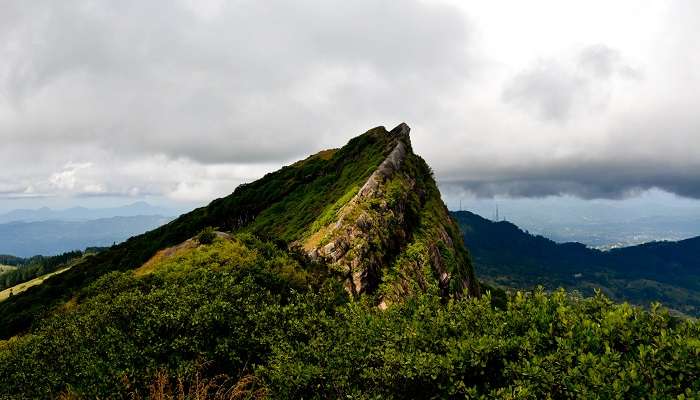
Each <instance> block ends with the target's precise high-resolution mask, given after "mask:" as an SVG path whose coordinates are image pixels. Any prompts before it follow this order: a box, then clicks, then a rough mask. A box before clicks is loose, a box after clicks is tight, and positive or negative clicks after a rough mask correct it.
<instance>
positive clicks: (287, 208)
mask: <svg viewBox="0 0 700 400" xmlns="http://www.w3.org/2000/svg"><path fill="white" fill-rule="evenodd" d="M386 133H387V131H386V130H385V129H384V128H383V127H378V128H374V129H371V130H369V131H368V132H366V133H365V134H363V135H361V136H358V137H356V138H354V139H352V140H351V141H350V142H349V143H348V144H347V145H346V146H344V147H343V148H342V149H340V150H337V151H330V152H329V151H324V152H321V153H319V154H318V155H316V156H311V157H309V158H307V159H305V160H303V161H300V162H297V163H295V164H293V165H291V166H287V167H284V168H282V169H280V170H279V171H277V172H274V173H270V174H267V175H265V176H264V177H263V178H261V179H259V180H257V181H255V182H252V183H250V184H244V185H241V186H239V187H238V188H236V190H235V191H234V192H233V194H231V195H229V196H227V197H224V198H221V199H217V200H214V201H212V202H211V203H210V204H209V205H208V206H206V207H202V208H198V209H196V210H194V211H192V212H190V213H187V214H184V215H182V216H180V217H179V218H177V219H175V220H174V221H172V222H170V223H168V224H166V225H164V226H162V227H160V228H157V229H154V230H153V231H150V232H147V233H145V234H142V235H139V236H135V237H133V238H131V239H129V240H127V241H126V242H124V243H122V244H119V245H117V246H114V247H112V248H111V249H109V250H107V251H104V252H102V253H99V254H96V255H93V256H90V257H86V258H85V260H83V262H81V263H80V264H78V265H76V266H75V267H74V268H71V269H70V270H69V271H67V272H66V273H64V274H62V275H61V276H60V279H52V280H50V281H47V282H46V283H45V284H43V285H40V286H37V287H33V288H31V289H30V290H27V291H26V292H24V293H23V294H22V295H19V296H14V297H13V298H12V299H10V300H8V301H5V302H3V303H2V304H0V338H6V337H10V336H13V335H15V334H17V333H20V332H22V331H25V330H27V329H28V328H29V327H30V326H31V325H32V324H33V323H34V322H35V321H36V320H37V318H39V317H41V316H42V315H45V314H46V313H47V312H49V311H50V310H51V309H53V308H54V307H56V306H57V305H60V304H62V303H63V302H65V301H67V300H68V299H70V298H71V297H72V296H73V295H74V293H75V292H76V291H77V290H78V289H80V288H81V287H84V286H86V285H88V284H89V283H90V282H93V281H94V280H96V279H97V278H99V277H100V276H102V275H103V274H105V273H107V272H110V271H115V270H116V271H124V270H129V269H133V268H136V267H138V266H140V265H141V264H143V263H144V262H145V261H147V260H148V259H149V258H150V257H151V256H153V255H154V254H155V253H156V252H157V251H158V250H160V249H162V248H166V247H169V246H173V245H176V244H178V243H181V242H183V241H184V240H186V239H188V238H190V237H192V236H194V235H195V234H196V233H197V232H199V231H200V230H201V229H203V228H204V227H206V226H215V227H218V228H219V229H220V230H234V231H235V230H240V229H241V228H244V229H245V230H248V231H251V232H254V233H256V234H258V235H261V236H263V237H269V238H274V239H275V240H282V241H290V240H293V239H295V238H297V237H299V235H302V234H303V233H304V232H305V231H306V230H307V229H308V228H309V226H310V225H311V224H312V223H313V222H314V221H315V220H316V219H317V218H318V217H319V216H321V215H322V213H323V212H324V211H325V209H326V206H327V205H328V204H333V203H335V202H336V201H338V199H340V198H341V197H342V196H344V195H345V194H346V192H347V190H348V188H351V187H355V186H358V185H361V184H362V183H364V181H365V180H366V179H367V177H368V176H369V175H370V174H371V173H372V172H373V171H374V169H376V167H377V166H378V165H379V164H380V163H381V162H382V160H383V159H384V158H385V157H386V155H387V154H388V153H389V152H390V151H391V149H392V141H391V138H389V137H388V135H387V134H386Z"/></svg>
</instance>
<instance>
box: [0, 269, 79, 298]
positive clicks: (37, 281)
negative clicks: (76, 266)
mask: <svg viewBox="0 0 700 400" xmlns="http://www.w3.org/2000/svg"><path fill="white" fill-rule="evenodd" d="M69 269H70V267H66V268H61V269H59V270H58V271H54V272H51V273H48V274H45V275H42V276H39V277H36V278H34V279H32V280H30V281H27V282H22V283H20V284H18V285H15V286H13V287H11V288H7V289H5V290H3V291H0V301H3V300H6V299H7V298H8V297H10V293H12V294H13V295H15V296H16V295H18V294H20V293H22V292H24V291H26V290H27V289H29V288H31V287H34V286H38V285H41V284H42V283H44V281H45V280H47V279H49V278H50V277H52V276H54V275H58V274H61V273H64V272H66V271H68V270H69Z"/></svg>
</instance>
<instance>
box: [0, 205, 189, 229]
mask: <svg viewBox="0 0 700 400" xmlns="http://www.w3.org/2000/svg"><path fill="white" fill-rule="evenodd" d="M175 214H176V212H175V211H174V210H171V209H168V208H165V207H157V206H153V205H151V204H148V203H146V202H143V201H139V202H136V203H133V204H128V205H125V206H121V207H111V208H85V207H73V208H68V209H64V210H53V209H51V208H48V207H42V208H38V209H18V210H12V211H10V212H7V213H4V214H0V224H4V223H8V222H18V221H21V222H35V221H49V220H57V221H88V220H94V219H102V218H112V217H135V216H139V215H163V216H173V215H175Z"/></svg>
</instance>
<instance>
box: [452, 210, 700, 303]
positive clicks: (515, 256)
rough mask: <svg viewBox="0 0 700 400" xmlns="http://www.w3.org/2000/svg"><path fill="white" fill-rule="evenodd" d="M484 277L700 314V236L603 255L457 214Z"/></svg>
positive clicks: (507, 284)
mask: <svg viewBox="0 0 700 400" xmlns="http://www.w3.org/2000/svg"><path fill="white" fill-rule="evenodd" d="M452 215H453V217H454V218H455V220H456V221H457V223H458V224H459V226H460V228H461V229H462V232H463V235H464V241H465V244H466V246H467V248H468V249H469V250H470V252H471V254H472V257H473V260H474V264H475V268H476V271H477V273H478V274H479V276H480V277H481V278H482V279H484V280H486V281H488V282H491V283H493V284H496V285H499V286H502V287H511V288H523V289H529V288H532V287H535V286H537V285H543V286H544V287H545V288H547V289H555V288H557V287H564V288H567V289H576V290H579V291H581V292H582V293H584V294H590V293H592V292H593V290H594V289H595V288H599V289H601V290H602V291H603V292H605V293H606V294H607V295H608V296H610V297H612V298H613V299H616V300H626V301H629V302H631V303H635V304H648V303H649V302H651V301H661V302H662V303H664V305H666V306H668V307H670V308H673V309H675V310H678V311H681V312H683V313H686V314H690V315H700V237H696V238H692V239H687V240H681V241H678V242H650V243H646V244H642V245H637V246H631V247H624V248H619V249H613V250H610V251H600V250H596V249H592V248H589V247H586V246H585V245H583V244H581V243H556V242H554V241H552V240H550V239H547V238H545V237H543V236H538V235H532V234H530V233H528V232H526V231H523V230H522V229H520V228H518V227H517V226H516V225H514V224H512V223H510V222H506V221H500V222H493V221H490V220H487V219H485V218H482V217H480V216H479V215H476V214H474V213H471V212H468V211H459V212H453V213H452Z"/></svg>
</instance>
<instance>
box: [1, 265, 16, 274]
mask: <svg viewBox="0 0 700 400" xmlns="http://www.w3.org/2000/svg"><path fill="white" fill-rule="evenodd" d="M15 268H17V267H14V266H12V265H2V264H0V274H2V273H3V272H7V271H12V270H13V269H15Z"/></svg>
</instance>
